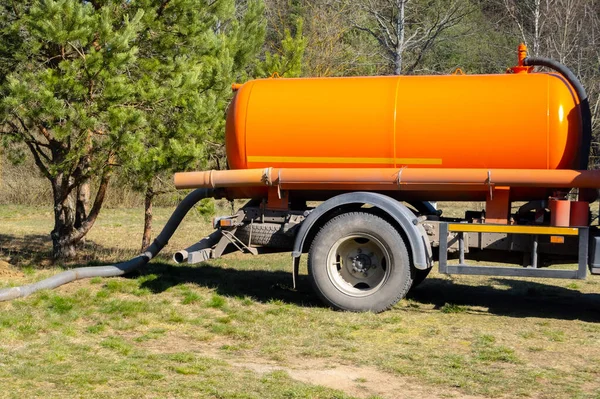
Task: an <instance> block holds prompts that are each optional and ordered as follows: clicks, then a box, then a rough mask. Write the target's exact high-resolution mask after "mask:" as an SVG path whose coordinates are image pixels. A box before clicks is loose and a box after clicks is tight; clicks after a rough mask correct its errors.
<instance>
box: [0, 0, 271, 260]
mask: <svg viewBox="0 0 600 399" xmlns="http://www.w3.org/2000/svg"><path fill="white" fill-rule="evenodd" d="M246 4H247V7H245V9H244V10H240V8H236V3H235V2H234V0H216V1H201V0H162V1H159V0H155V1H150V0H148V1H143V0H140V1H135V0H127V1H110V0H94V1H86V2H82V1H79V0H28V1H20V2H10V3H7V2H4V3H2V5H0V68H1V69H0V91H1V94H2V98H1V99H0V135H1V136H2V139H3V143H4V145H5V146H7V147H8V148H10V150H11V151H12V155H13V156H12V157H13V158H15V159H16V158H19V157H22V152H23V150H24V149H26V150H29V152H30V153H31V154H32V156H33V158H34V159H35V163H36V165H37V167H38V168H39V170H40V171H41V173H42V174H43V175H44V176H45V177H46V178H47V179H48V180H49V181H50V183H51V185H52V190H53V200H54V201H53V202H54V229H53V231H52V233H51V235H52V241H53V255H54V257H55V258H68V257H72V256H74V255H75V252H76V251H75V247H76V245H77V244H78V243H79V242H81V240H82V239H83V238H84V237H85V235H86V234H87V232H88V231H89V230H90V229H91V227H92V226H93V224H94V222H95V220H96V218H97V216H98V214H99V212H100V209H101V207H102V204H103V202H104V198H105V194H106V191H107V187H108V183H109V180H110V177H111V173H112V172H113V170H114V169H115V168H116V167H120V166H124V167H126V168H127V170H128V171H129V172H132V174H134V175H136V177H137V178H138V179H139V180H138V181H139V184H146V186H145V187H146V188H147V189H148V188H150V189H152V188H153V186H151V183H153V182H154V180H153V179H154V176H157V175H160V172H161V171H165V170H170V168H176V167H178V166H182V168H183V167H184V166H185V165H187V166H188V167H191V166H195V165H192V164H191V163H194V162H195V161H196V160H198V159H200V160H205V159H206V158H207V156H206V153H207V152H208V151H206V149H205V148H204V146H203V145H202V143H203V142H205V141H209V140H211V139H212V140H215V141H218V140H220V138H219V134H222V133H220V131H221V130H222V129H221V128H220V126H221V124H222V123H223V122H222V119H223V109H224V107H225V104H226V102H227V101H226V97H225V96H224V94H223V93H225V92H226V91H227V89H228V87H229V84H230V83H231V80H232V79H233V78H234V77H235V73H234V72H233V71H238V72H237V73H238V74H239V73H241V72H240V71H242V70H243V69H244V67H243V65H245V64H246V63H247V62H249V60H250V59H251V58H252V57H253V54H254V53H255V51H257V49H258V48H259V46H260V37H261V33H260V32H261V29H262V28H261V22H260V21H259V20H258V16H257V15H258V14H259V12H258V11H257V8H256V7H258V5H257V4H258V3H256V4H255V3H251V2H249V3H246ZM253 4H254V5H253ZM253 7H254V8H253ZM251 9H252V10H254V11H253V12H254V16H253V14H252V12H250V11H249V10H251ZM246 11H247V12H246ZM252 37H254V39H252ZM188 162H189V163H188ZM91 179H95V180H96V186H97V189H96V193H95V199H94V202H93V205H92V207H91V210H89V213H88V210H87V209H86V206H85V200H84V198H85V190H84V189H85V187H86V185H87V184H88V183H89V182H90V180H91Z"/></svg>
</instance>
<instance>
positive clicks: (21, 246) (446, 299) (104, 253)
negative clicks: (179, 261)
mask: <svg viewBox="0 0 600 399" xmlns="http://www.w3.org/2000/svg"><path fill="white" fill-rule="evenodd" d="M51 248H52V243H51V241H50V237H49V235H28V236H25V237H15V236H12V235H7V234H0V256H7V257H10V262H11V263H12V264H14V265H17V267H19V266H21V265H23V264H25V265H32V266H34V267H36V266H38V265H39V267H45V266H48V265H49V261H48V259H49V258H50V256H51ZM120 252H123V251H122V250H116V249H113V248H105V247H102V246H100V245H97V244H95V243H93V242H89V241H88V242H87V243H86V244H85V247H84V249H83V250H82V251H81V255H80V257H79V258H78V259H77V260H75V261H74V264H73V265H72V266H73V267H76V266H80V265H82V264H84V265H105V264H110V263H111V262H103V261H102V259H107V258H110V259H114V258H115V255H117V256H118V257H121V255H122V256H124V257H123V258H122V259H121V260H122V261H125V260H127V259H129V256H130V255H133V254H130V253H127V254H125V253H123V254H121V253H120ZM127 252H129V251H127ZM68 266H71V265H70V264H69V265H68ZM144 273H152V274H156V275H157V276H158V278H157V279H155V280H152V281H146V282H144V283H142V285H143V286H144V287H147V288H148V289H150V290H151V291H152V292H154V293H160V292H162V291H164V290H166V289H168V288H170V287H173V286H177V285H181V284H186V283H193V284H196V285H198V286H202V287H208V288H213V289H215V290H216V292H217V293H218V294H220V295H224V296H232V297H236V296H237V297H245V296H249V297H252V298H254V299H255V300H257V301H260V302H269V301H271V300H281V301H284V302H286V303H291V304H296V305H300V306H323V305H322V304H321V302H320V301H319V299H318V298H317V296H316V295H315V294H314V293H313V292H312V290H311V287H310V283H309V281H308V278H307V277H306V276H300V279H299V284H298V290H293V289H292V277H291V273H290V272H284V271H269V270H240V269H231V268H222V267H217V266H214V265H211V264H210V263H208V264H204V265H202V266H198V267H191V266H183V265H178V266H174V265H170V264H167V263H161V262H160V261H156V260H155V262H152V263H150V264H149V265H148V266H147V267H146V268H145V269H144ZM135 275H136V274H135V273H134V275H133V277H135ZM488 282H489V284H488V285H481V286H474V285H468V284H461V283H458V282H453V281H451V280H448V279H443V278H436V277H430V278H428V279H426V280H425V281H424V282H423V283H422V285H421V286H419V287H418V288H416V289H415V290H414V291H413V292H412V293H411V294H410V295H409V298H410V299H412V300H413V301H416V302H420V303H423V304H433V305H434V306H435V307H436V308H441V307H443V306H444V305H445V304H446V303H451V304H455V305H462V306H475V307H476V306H482V307H486V308H488V309H489V313H491V314H497V315H503V316H510V317H541V318H554V319H564V320H577V319H578V320H583V321H590V322H598V321H600V292H599V293H581V292H579V291H577V290H574V289H569V288H563V287H558V286H555V285H552V284H544V283H538V282H532V281H527V280H518V279H509V278H490V279H489V280H488ZM494 284H496V285H502V286H505V287H507V288H506V289H503V288H498V287H494V286H493V285H494ZM598 291H600V285H599V286H598ZM486 313H487V312H486Z"/></svg>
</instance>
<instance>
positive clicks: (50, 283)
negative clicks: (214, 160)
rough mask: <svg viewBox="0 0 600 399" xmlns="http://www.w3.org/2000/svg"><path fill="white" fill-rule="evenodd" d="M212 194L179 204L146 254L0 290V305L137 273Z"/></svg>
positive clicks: (198, 194)
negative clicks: (77, 282)
mask: <svg viewBox="0 0 600 399" xmlns="http://www.w3.org/2000/svg"><path fill="white" fill-rule="evenodd" d="M212 195H213V190H212V189H206V188H200V189H197V190H195V191H193V192H192V193H190V194H189V195H188V196H187V197H185V198H184V199H183V201H181V203H180V204H179V205H178V206H177V208H176V209H175V212H173V214H172V215H171V217H170V218H169V221H168V222H167V224H166V225H165V227H164V228H163V229H162V231H161V232H160V234H159V235H158V237H156V239H155V240H154V241H153V242H152V245H150V246H149V247H148V249H147V250H146V252H144V253H143V254H140V255H138V256H136V257H135V258H133V259H130V260H128V261H126V262H121V263H117V264H116V265H109V266H94V267H79V268H76V269H72V270H67V271H65V272H62V273H58V274H57V275H55V276H52V277H49V278H47V279H45V280H42V281H38V282H37V283H33V284H28V285H23V286H21V287H12V288H5V289H2V290H0V302H2V301H10V300H11V299H15V298H22V297H26V296H28V295H31V294H33V293H34V292H36V291H39V290H47V289H53V288H56V287H60V286H61V285H64V284H67V283H70V282H72V281H75V280H81V279H84V278H91V277H115V276H122V275H124V274H127V273H129V272H131V271H133V270H136V269H139V268H140V267H142V266H144V265H145V264H146V263H148V262H150V260H151V259H152V258H154V257H155V256H156V255H158V253H159V252H160V251H161V250H162V249H163V248H164V246H165V245H167V243H168V242H169V239H170V238H171V237H172V236H173V233H175V230H177V228H178V227H179V224H180V223H181V221H182V220H183V218H184V217H185V215H187V213H188V212H189V211H190V209H192V207H193V206H194V205H195V204H196V203H197V202H198V201H200V200H202V199H204V198H209V197H212Z"/></svg>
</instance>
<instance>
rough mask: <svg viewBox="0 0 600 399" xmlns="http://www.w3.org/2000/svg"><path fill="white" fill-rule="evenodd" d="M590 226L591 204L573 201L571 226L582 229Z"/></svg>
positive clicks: (570, 218)
mask: <svg viewBox="0 0 600 399" xmlns="http://www.w3.org/2000/svg"><path fill="white" fill-rule="evenodd" d="M589 224H590V204H589V203H588V202H586V201H571V216H570V217H569V226H571V227H581V226H588V225H589Z"/></svg>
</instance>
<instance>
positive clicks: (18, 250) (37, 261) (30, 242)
mask: <svg viewBox="0 0 600 399" xmlns="http://www.w3.org/2000/svg"><path fill="white" fill-rule="evenodd" d="M0 255H1V256H3V257H4V256H5V257H8V258H9V259H10V263H11V264H13V265H16V266H20V265H21V264H22V263H24V262H26V263H29V264H32V265H44V266H47V265H48V264H49V263H50V262H49V259H50V258H51V257H52V240H51V239H50V235H49V234H44V235H42V234H32V235H27V236H24V237H15V236H13V235H9V234H0Z"/></svg>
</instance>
